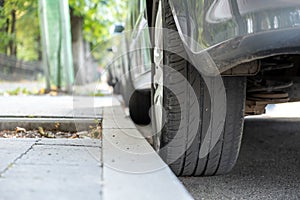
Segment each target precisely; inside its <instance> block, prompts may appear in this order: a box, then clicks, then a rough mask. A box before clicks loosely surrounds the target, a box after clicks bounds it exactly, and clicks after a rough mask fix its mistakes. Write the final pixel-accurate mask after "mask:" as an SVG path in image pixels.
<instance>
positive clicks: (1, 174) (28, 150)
mask: <svg viewBox="0 0 300 200" xmlns="http://www.w3.org/2000/svg"><path fill="white" fill-rule="evenodd" d="M40 140H41V139H38V140H36V141H35V142H34V143H33V144H32V145H31V146H30V147H29V148H28V149H27V150H26V151H25V152H23V153H21V154H20V155H19V156H18V157H17V158H15V159H14V160H13V161H12V162H11V163H9V164H8V166H7V167H6V168H5V169H4V170H2V171H1V172H0V178H2V177H3V175H4V174H5V173H6V172H7V171H8V170H10V169H11V168H12V167H13V166H14V165H15V164H16V163H17V162H18V160H21V159H22V158H23V157H24V156H25V155H26V154H28V153H29V152H30V151H31V150H32V149H33V147H34V146H35V145H36V144H37V143H38V142H39V141H40Z"/></svg>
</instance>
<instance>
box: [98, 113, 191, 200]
mask: <svg viewBox="0 0 300 200" xmlns="http://www.w3.org/2000/svg"><path fill="white" fill-rule="evenodd" d="M103 120H104V124H105V121H106V118H105V114H104V119H103ZM103 199H104V200H119V199H130V200H140V199H143V200H148V199H149V200H153V199H156V200H160V199H162V200H165V199H172V200H177V199H178V200H185V199H192V197H191V196H190V194H189V193H188V192H187V191H186V189H185V188H184V186H183V185H182V184H181V183H180V181H179V180H178V179H177V177H176V176H175V175H174V174H173V172H172V171H171V170H170V169H169V167H168V166H167V165H166V164H165V163H164V162H163V161H162V159H161V158H160V157H159V156H158V154H157V153H156V152H155V151H154V150H153V148H152V147H151V146H150V145H149V143H148V142H147V141H146V140H145V139H144V137H143V136H142V135H141V134H140V132H139V131H138V130H137V129H133V128H129V129H126V128H125V129H124V128H120V129H118V128H114V129H109V128H104V129H103Z"/></svg>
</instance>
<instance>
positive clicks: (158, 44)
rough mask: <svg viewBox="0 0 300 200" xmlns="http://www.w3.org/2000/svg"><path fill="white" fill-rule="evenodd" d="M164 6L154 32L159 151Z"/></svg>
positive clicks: (157, 142)
mask: <svg viewBox="0 0 300 200" xmlns="http://www.w3.org/2000/svg"><path fill="white" fill-rule="evenodd" d="M162 28H163V26H162V8H161V3H160V2H159V5H158V11H157V15H156V20H155V33H154V65H155V67H154V74H153V89H154V93H153V105H154V107H153V112H154V123H155V124H154V131H155V133H154V135H153V146H154V149H156V150H157V151H158V150H159V149H160V138H161V130H162V128H163V124H164V123H163V93H164V88H163V30H162Z"/></svg>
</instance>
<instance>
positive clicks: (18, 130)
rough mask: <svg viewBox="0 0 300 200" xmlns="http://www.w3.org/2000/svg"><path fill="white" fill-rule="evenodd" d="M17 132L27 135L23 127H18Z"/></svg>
mask: <svg viewBox="0 0 300 200" xmlns="http://www.w3.org/2000/svg"><path fill="white" fill-rule="evenodd" d="M16 132H17V133H26V129H25V128H21V127H17V128H16Z"/></svg>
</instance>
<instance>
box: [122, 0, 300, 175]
mask: <svg viewBox="0 0 300 200" xmlns="http://www.w3.org/2000/svg"><path fill="white" fill-rule="evenodd" d="M129 10H130V12H129V16H128V20H127V22H126V26H125V32H126V34H124V35H125V37H124V38H125V39H124V41H125V42H124V44H126V45H125V46H126V48H125V49H126V50H125V52H123V53H122V55H123V56H124V59H126V64H123V65H122V68H123V72H124V74H122V75H121V76H122V77H117V78H116V80H120V81H119V82H120V83H119V84H120V85H122V87H123V92H122V95H123V96H126V98H124V101H125V105H127V106H128V107H129V110H130V115H131V118H132V120H133V121H134V122H135V123H137V124H144V125H145V124H149V123H151V125H152V127H153V136H152V145H153V147H154V148H155V149H156V150H157V152H158V153H159V155H160V156H161V157H162V158H163V160H164V161H165V162H166V163H167V164H168V165H169V166H170V167H171V169H172V170H173V172H174V173H175V174H176V175H178V176H210V175H220V174H226V173H228V172H230V171H231V170H232V168H233V167H234V165H235V163H236V161H237V158H238V154H239V150H240V146H241V139H242V134H243V123H244V118H245V116H249V115H257V114H262V113H264V112H265V107H266V106H267V105H268V104H275V103H285V102H292V101H299V100H300V98H299V97H300V92H299V86H300V79H299V78H300V77H299V76H300V71H299V66H300V55H299V53H300V1H298V0H265V1H259V0H232V1H229V0H207V1H200V0H153V1H150V0H131V1H130V2H129Z"/></svg>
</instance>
